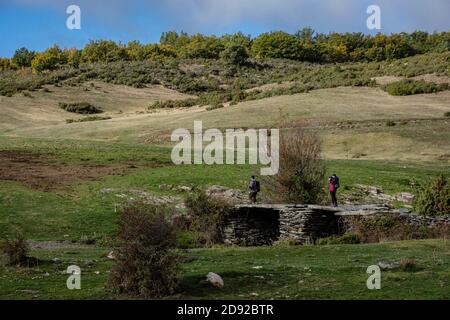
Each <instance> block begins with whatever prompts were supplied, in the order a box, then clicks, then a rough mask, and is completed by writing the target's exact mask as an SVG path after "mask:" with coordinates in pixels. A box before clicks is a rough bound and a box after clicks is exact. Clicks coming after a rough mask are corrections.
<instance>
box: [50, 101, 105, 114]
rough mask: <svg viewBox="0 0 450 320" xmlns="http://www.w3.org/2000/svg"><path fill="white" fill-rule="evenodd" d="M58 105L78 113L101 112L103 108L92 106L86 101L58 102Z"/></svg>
mask: <svg viewBox="0 0 450 320" xmlns="http://www.w3.org/2000/svg"><path fill="white" fill-rule="evenodd" d="M59 107H60V108H61V109H64V110H65V111H67V112H72V113H78V114H96V113H103V110H101V109H99V108H97V107H95V106H93V105H92V104H90V103H88V102H77V103H64V102H60V103H59Z"/></svg>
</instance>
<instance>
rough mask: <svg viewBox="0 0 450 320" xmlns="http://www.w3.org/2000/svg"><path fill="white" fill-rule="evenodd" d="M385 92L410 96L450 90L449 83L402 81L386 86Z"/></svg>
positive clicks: (384, 87)
mask: <svg viewBox="0 0 450 320" xmlns="http://www.w3.org/2000/svg"><path fill="white" fill-rule="evenodd" d="M382 88H383V90H384V91H386V92H388V93H389V94H390V95H393V96H408V95H413V94H422V93H436V92H439V91H445V90H449V88H450V87H449V85H448V84H447V83H443V84H436V83H433V82H426V81H423V80H420V81H416V80H401V81H397V82H393V83H390V84H387V85H384V86H383V87H382Z"/></svg>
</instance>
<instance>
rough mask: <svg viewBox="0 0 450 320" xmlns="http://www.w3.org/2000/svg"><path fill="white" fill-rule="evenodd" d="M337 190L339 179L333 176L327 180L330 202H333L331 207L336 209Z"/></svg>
mask: <svg viewBox="0 0 450 320" xmlns="http://www.w3.org/2000/svg"><path fill="white" fill-rule="evenodd" d="M337 189H339V177H338V176H337V175H336V174H333V175H332V176H331V177H330V179H329V180H328V191H329V192H330V196H331V201H332V202H333V207H337V206H338V203H337V198H336V192H337Z"/></svg>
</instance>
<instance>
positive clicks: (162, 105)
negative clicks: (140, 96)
mask: <svg viewBox="0 0 450 320" xmlns="http://www.w3.org/2000/svg"><path fill="white" fill-rule="evenodd" d="M197 104H198V101H197V99H184V100H166V101H156V102H155V103H153V104H152V105H151V106H150V107H148V109H167V108H170V109H173V108H189V107H193V106H195V105H197Z"/></svg>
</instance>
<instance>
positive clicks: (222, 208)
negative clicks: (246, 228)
mask: <svg viewBox="0 0 450 320" xmlns="http://www.w3.org/2000/svg"><path fill="white" fill-rule="evenodd" d="M185 204H186V208H187V210H188V214H189V215H190V216H191V217H192V224H191V231H194V232H198V233H199V238H198V244H199V245H207V246H209V245H213V244H217V243H221V242H222V224H223V221H224V217H225V215H226V214H227V213H228V212H229V209H230V205H229V203H228V202H227V201H226V200H225V199H222V198H218V197H211V196H209V195H207V194H206V192H205V191H203V190H201V191H198V192H195V193H193V194H191V195H189V196H188V197H187V199H186V201H185Z"/></svg>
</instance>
